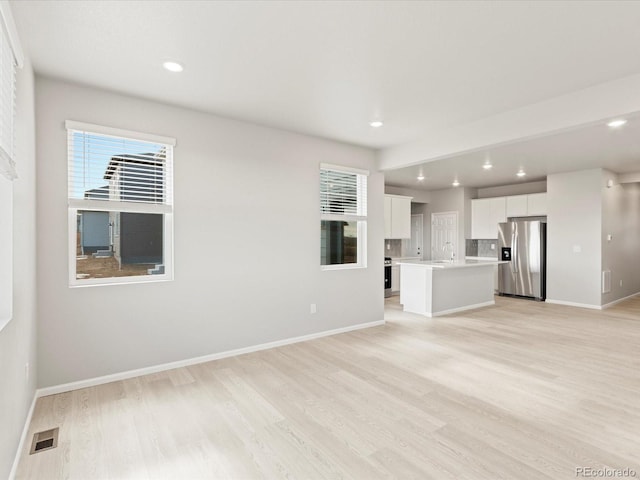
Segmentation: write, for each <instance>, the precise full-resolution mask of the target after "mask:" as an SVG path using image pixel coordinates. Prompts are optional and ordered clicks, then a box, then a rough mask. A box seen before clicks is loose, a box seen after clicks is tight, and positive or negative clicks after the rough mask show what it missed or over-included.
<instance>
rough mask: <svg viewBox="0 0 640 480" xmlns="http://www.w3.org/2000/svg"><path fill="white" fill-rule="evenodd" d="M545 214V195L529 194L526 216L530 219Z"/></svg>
mask: <svg viewBox="0 0 640 480" xmlns="http://www.w3.org/2000/svg"><path fill="white" fill-rule="evenodd" d="M546 214H547V194H546V192H545V193H531V194H529V195H527V215H528V216H530V217H535V216H540V215H546Z"/></svg>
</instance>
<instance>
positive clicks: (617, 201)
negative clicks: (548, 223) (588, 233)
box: [602, 170, 640, 305]
mask: <svg viewBox="0 0 640 480" xmlns="http://www.w3.org/2000/svg"><path fill="white" fill-rule="evenodd" d="M609 180H611V181H612V183H613V186H612V187H610V188H607V187H606V185H607V182H608V181H609ZM602 183H603V189H602V269H603V270H611V292H610V293H603V294H602V304H603V305H606V304H608V303H611V302H614V301H615V300H619V299H621V298H624V297H627V296H629V295H633V294H636V293H638V292H640V185H639V184H637V183H632V184H623V185H620V184H618V182H617V175H616V174H614V173H612V172H610V171H608V170H604V171H603V177H602ZM608 235H611V240H610V241H609V240H608V238H607V236H608ZM621 281H622V285H620V282H621Z"/></svg>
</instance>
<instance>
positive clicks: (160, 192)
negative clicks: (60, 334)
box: [66, 121, 175, 286]
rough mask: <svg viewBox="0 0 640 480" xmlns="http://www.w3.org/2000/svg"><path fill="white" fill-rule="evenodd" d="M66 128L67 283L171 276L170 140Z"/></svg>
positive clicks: (77, 126) (108, 130)
mask: <svg viewBox="0 0 640 480" xmlns="http://www.w3.org/2000/svg"><path fill="white" fill-rule="evenodd" d="M66 127H67V138H68V145H67V152H68V157H67V161H68V203H69V240H70V241H69V262H70V263H69V265H70V268H69V272H70V278H69V281H70V285H71V286H79V285H101V284H107V283H124V282H139V281H157V280H168V279H171V278H172V263H173V261H172V251H173V249H172V238H173V147H174V145H175V140H174V139H172V138H168V137H160V136H157V135H151V134H145V133H137V132H130V131H125V130H119V129H114V128H110V127H102V126H99V125H91V124H84V123H79V122H74V121H67V122H66Z"/></svg>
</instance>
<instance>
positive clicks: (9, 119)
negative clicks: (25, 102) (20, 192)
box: [0, 21, 16, 180]
mask: <svg viewBox="0 0 640 480" xmlns="http://www.w3.org/2000/svg"><path fill="white" fill-rule="evenodd" d="M15 84H16V58H15V56H14V52H13V48H12V45H11V40H10V38H9V33H8V31H7V28H6V24H5V22H4V21H0V173H2V174H3V175H4V176H5V177H7V178H9V179H11V180H13V179H14V178H16V170H15V162H14V151H13V140H14V131H13V128H14V127H13V123H14V114H15Z"/></svg>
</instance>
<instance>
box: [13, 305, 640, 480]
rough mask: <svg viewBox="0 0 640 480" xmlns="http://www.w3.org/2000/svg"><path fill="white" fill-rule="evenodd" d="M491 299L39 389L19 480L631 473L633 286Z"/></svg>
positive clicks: (635, 355) (638, 339)
mask: <svg viewBox="0 0 640 480" xmlns="http://www.w3.org/2000/svg"><path fill="white" fill-rule="evenodd" d="M496 300H497V305H496V306H493V307H487V308H482V309H478V310H473V311H469V312H464V313H463V314H457V315H449V316H446V317H440V318H433V319H429V318H425V317H421V316H418V315H413V314H406V313H403V312H402V311H401V308H400V306H399V305H398V299H397V297H395V298H392V299H390V300H388V301H387V305H386V320H387V324H386V325H385V326H380V327H374V328H369V329H366V330H359V331H355V332H351V333H345V334H341V335H335V336H332V337H326V338H322V339H318V340H313V341H308V342H304V343H298V344H295V345H290V346H285V347H281V348H275V349H272V350H266V351H261V352H257V353H252V354H247V355H242V356H238V357H234V358H229V359H224V360H218V361H214V362H209V363H205V364H200V365H196V366H191V367H186V368H180V369H176V370H172V371H168V372H164V373H158V374H153V375H148V376H144V377H139V378H135V379H131V380H126V381H119V382H114V383H110V384H107V385H102V386H98V387H92V388H86V389H83V390H77V391H73V392H69V393H63V394H59V395H53V396H48V397H44V398H41V399H39V400H38V402H37V405H36V409H35V414H34V417H33V421H32V424H31V427H30V433H29V437H28V438H29V442H28V443H30V439H31V436H32V434H33V433H34V432H36V431H40V430H45V429H50V428H52V427H56V426H59V427H60V436H59V444H58V447H57V448H56V449H53V450H49V451H45V452H41V453H37V454H35V455H28V451H27V450H28V447H29V445H25V452H23V455H22V459H21V462H20V465H19V468H18V474H17V478H18V479H68V478H70V479H79V480H92V479H172V480H173V479H215V478H230V479H257V478H266V479H279V478H299V479H324V478H332V479H334V478H353V479H364V480H370V479H378V478H398V479H403V480H404V479H411V478H415V479H429V478H433V479H456V480H461V479H490V480H495V479H509V480H517V479H527V480H528V479H575V478H581V477H580V475H578V476H576V469H577V468H593V469H596V470H597V469H603V468H607V469H615V468H619V469H624V468H630V469H633V470H634V471H635V472H636V478H640V297H636V298H633V299H631V300H628V301H626V302H624V303H621V304H619V305H617V306H615V307H613V308H611V309H609V310H606V311H602V312H601V311H592V310H586V309H579V308H572V307H564V306H558V305H551V304H546V303H536V302H532V301H527V300H518V299H507V298H497V299H496ZM600 478H602V477H600ZM614 478H615V477H614Z"/></svg>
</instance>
